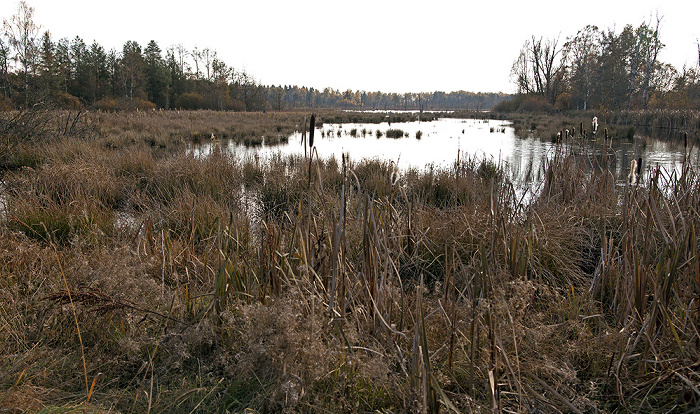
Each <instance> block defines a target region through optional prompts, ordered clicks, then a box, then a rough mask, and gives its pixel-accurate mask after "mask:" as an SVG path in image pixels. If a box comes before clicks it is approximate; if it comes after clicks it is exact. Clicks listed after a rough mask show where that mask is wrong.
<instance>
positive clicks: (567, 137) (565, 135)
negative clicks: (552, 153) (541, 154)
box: [564, 129, 569, 139]
mask: <svg viewBox="0 0 700 414" xmlns="http://www.w3.org/2000/svg"><path fill="white" fill-rule="evenodd" d="M564 132H565V134H564V138H566V139H569V130H568V129H567V130H565V131H564Z"/></svg>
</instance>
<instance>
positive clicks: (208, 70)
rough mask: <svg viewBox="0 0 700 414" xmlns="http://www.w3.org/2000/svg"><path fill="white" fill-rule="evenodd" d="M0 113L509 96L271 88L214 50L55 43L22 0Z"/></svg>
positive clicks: (436, 103)
mask: <svg viewBox="0 0 700 414" xmlns="http://www.w3.org/2000/svg"><path fill="white" fill-rule="evenodd" d="M0 91H1V92H0V109H13V108H19V107H26V106H28V105H31V104H33V103H36V102H39V101H46V100H50V101H51V102H52V103H53V104H55V105H56V106H58V107H62V108H77V107H92V108H99V109H104V110H116V109H134V108H139V109H151V108H163V109H175V108H178V109H212V110H234V111H261V110H284V109H293V108H308V107H332V108H346V109H354V108H364V109H407V110H408V109H418V110H420V109H424V110H431V109H441V110H444V109H465V108H466V109H473V110H482V109H488V108H491V107H492V106H494V105H495V104H497V103H498V102H500V101H502V100H504V99H506V98H507V95H505V94H502V93H486V94H484V93H470V92H465V91H459V92H450V93H445V92H430V93H420V94H416V93H406V94H397V93H383V92H379V91H377V92H367V91H351V90H346V91H340V90H336V89H332V88H325V89H322V90H319V89H314V88H309V87H299V86H291V85H285V86H283V85H279V86H275V85H272V86H266V85H262V84H260V83H259V82H258V81H257V80H256V79H255V78H254V77H253V76H252V75H251V74H249V73H247V72H246V71H244V70H235V69H234V68H233V67H232V66H229V65H228V64H227V63H225V62H224V61H223V60H221V59H220V58H219V56H218V55H217V52H216V51H215V50H212V49H209V48H202V49H200V48H197V47H195V48H194V49H192V50H188V49H187V48H185V47H184V46H183V45H181V44H180V45H172V46H170V47H168V48H167V49H166V50H165V51H163V50H162V49H161V48H160V46H159V45H158V43H157V42H156V41H155V40H151V41H150V42H148V44H147V45H146V46H145V47H142V46H141V45H140V44H138V43H137V42H135V41H132V40H130V41H127V42H126V43H124V45H123V47H122V49H121V50H119V51H117V50H114V49H112V50H106V49H105V48H104V47H103V46H101V45H100V44H99V43H97V42H93V43H92V44H87V43H86V42H85V41H84V40H83V39H81V38H80V37H75V38H73V39H67V38H62V39H59V40H54V39H53V38H52V36H51V33H50V32H49V31H48V30H46V31H42V29H41V26H39V25H38V24H37V23H36V22H35V21H34V9H33V8H32V7H30V6H29V5H28V4H27V3H26V2H25V1H20V3H19V4H18V8H17V13H16V14H15V15H13V16H12V17H11V18H10V19H3V26H2V34H1V35H0Z"/></svg>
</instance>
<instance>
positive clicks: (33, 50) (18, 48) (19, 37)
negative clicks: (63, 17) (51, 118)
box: [3, 0, 41, 105]
mask: <svg viewBox="0 0 700 414" xmlns="http://www.w3.org/2000/svg"><path fill="white" fill-rule="evenodd" d="M40 29H41V26H38V25H37V24H36V23H34V8H33V7H29V6H28V5H27V3H26V2H25V1H24V0H22V1H20V2H19V5H18V6H17V14H15V15H14V16H12V17H11V18H10V20H9V21H8V20H6V19H3V31H4V32H5V33H6V34H7V36H8V39H9V44H10V46H11V47H12V48H13V49H14V50H15V58H14V59H15V60H16V61H17V62H18V63H19V64H20V72H21V74H22V78H23V80H24V103H25V105H28V104H29V79H30V73H31V74H34V71H35V70H36V55H37V35H38V34H39V30H40Z"/></svg>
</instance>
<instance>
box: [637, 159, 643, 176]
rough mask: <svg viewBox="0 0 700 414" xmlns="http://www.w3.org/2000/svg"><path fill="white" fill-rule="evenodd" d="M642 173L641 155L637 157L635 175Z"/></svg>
mask: <svg viewBox="0 0 700 414" xmlns="http://www.w3.org/2000/svg"><path fill="white" fill-rule="evenodd" d="M640 175H642V157H639V158H638V159H637V176H640Z"/></svg>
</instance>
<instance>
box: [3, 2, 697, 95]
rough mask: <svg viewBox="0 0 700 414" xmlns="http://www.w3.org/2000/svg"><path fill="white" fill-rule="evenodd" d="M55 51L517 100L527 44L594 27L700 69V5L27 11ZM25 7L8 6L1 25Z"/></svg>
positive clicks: (156, 5) (128, 5) (181, 5)
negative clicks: (59, 44) (645, 29)
mask: <svg viewBox="0 0 700 414" xmlns="http://www.w3.org/2000/svg"><path fill="white" fill-rule="evenodd" d="M27 3H28V4H29V6H31V7H34V9H35V21H36V23H38V24H39V25H41V26H42V29H43V30H49V31H50V32H51V34H52V38H53V39H54V41H56V40H58V39H60V38H62V37H68V38H74V37H75V36H80V37H81V38H82V39H83V40H84V41H85V42H86V43H88V44H90V43H92V42H93V41H97V42H98V43H99V44H100V45H102V46H103V47H104V48H105V49H107V50H109V49H112V48H114V49H116V50H117V51H119V50H121V47H122V45H123V44H124V43H125V42H126V41H127V40H135V41H136V42H138V43H139V44H141V45H142V46H145V45H146V44H147V43H148V41H150V40H155V41H156V42H157V43H158V45H159V46H160V48H161V49H162V50H163V51H165V50H166V49H167V48H168V47H169V46H170V45H173V44H183V45H184V46H185V47H186V48H187V49H188V50H191V49H192V48H193V47H195V46H196V47H198V48H199V49H203V48H209V49H213V50H216V51H217V53H218V56H219V58H220V59H221V60H223V61H224V62H226V63H227V64H228V65H229V66H233V67H234V68H235V69H239V70H240V69H245V70H246V71H247V72H248V73H249V74H251V75H252V76H253V77H254V78H255V79H256V80H257V81H259V82H261V83H263V84H266V85H299V86H310V87H315V88H319V89H320V88H324V87H331V88H334V89H340V90H346V89H352V90H366V91H377V90H381V91H383V92H432V91H437V90H440V91H446V92H449V91H456V90H466V91H471V92H507V93H511V92H514V86H513V85H512V83H511V82H510V76H509V75H510V69H511V66H512V64H513V61H514V60H515V59H516V58H517V56H518V52H519V51H520V49H521V47H522V45H523V43H524V42H525V41H526V40H527V39H529V38H531V37H532V36H533V35H534V36H536V37H545V38H556V37H559V39H560V44H563V43H564V41H565V40H566V37H568V36H574V35H575V34H576V32H577V31H578V30H580V29H582V28H583V27H585V26H586V25H589V24H591V25H596V26H598V27H599V28H601V29H607V28H615V29H616V32H617V33H619V32H620V31H621V30H622V28H623V27H624V26H625V25H627V24H632V25H633V26H635V27H636V26H639V25H640V24H641V23H643V22H645V21H646V22H649V21H650V20H651V21H652V22H655V16H656V15H657V13H658V15H659V16H661V17H663V19H662V21H661V28H660V34H661V40H662V42H663V43H664V44H665V45H666V47H665V48H664V49H663V50H662V52H661V54H660V56H659V59H660V60H661V61H664V62H667V63H671V64H673V65H674V66H676V68H678V69H680V68H681V67H682V66H683V65H684V64H687V65H689V66H690V65H697V60H698V52H697V44H696V39H697V38H698V37H700V25H698V24H697V18H698V16H699V15H700V2H698V1H696V0H690V1H688V0H683V1H676V0H666V1H659V0H653V1H647V0H637V1H633V2H632V1H617V0H605V1H599V0H587V1H583V2H581V1H569V2H565V1H527V0H518V1H511V0H500V1H494V0H481V1H469V2H467V1H443V0H431V1H423V2H420V3H416V2H413V1H410V0H403V1H394V0H391V1H384V0H353V1H346V2H340V1H333V0H330V1H329V0H325V1H320V0H318V1H316V0H298V1H278V0H245V1H239V0H233V1H222V0H218V1H214V0H196V1H173V0H169V1H160V0H157V1H156V0H139V1H136V0H120V1H107V2H103V1H95V0H90V1H84V0H28V1H27ZM17 4H18V1H15V0H2V1H1V2H0V17H1V18H3V19H8V20H9V19H10V17H11V16H12V15H14V14H16V11H17Z"/></svg>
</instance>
